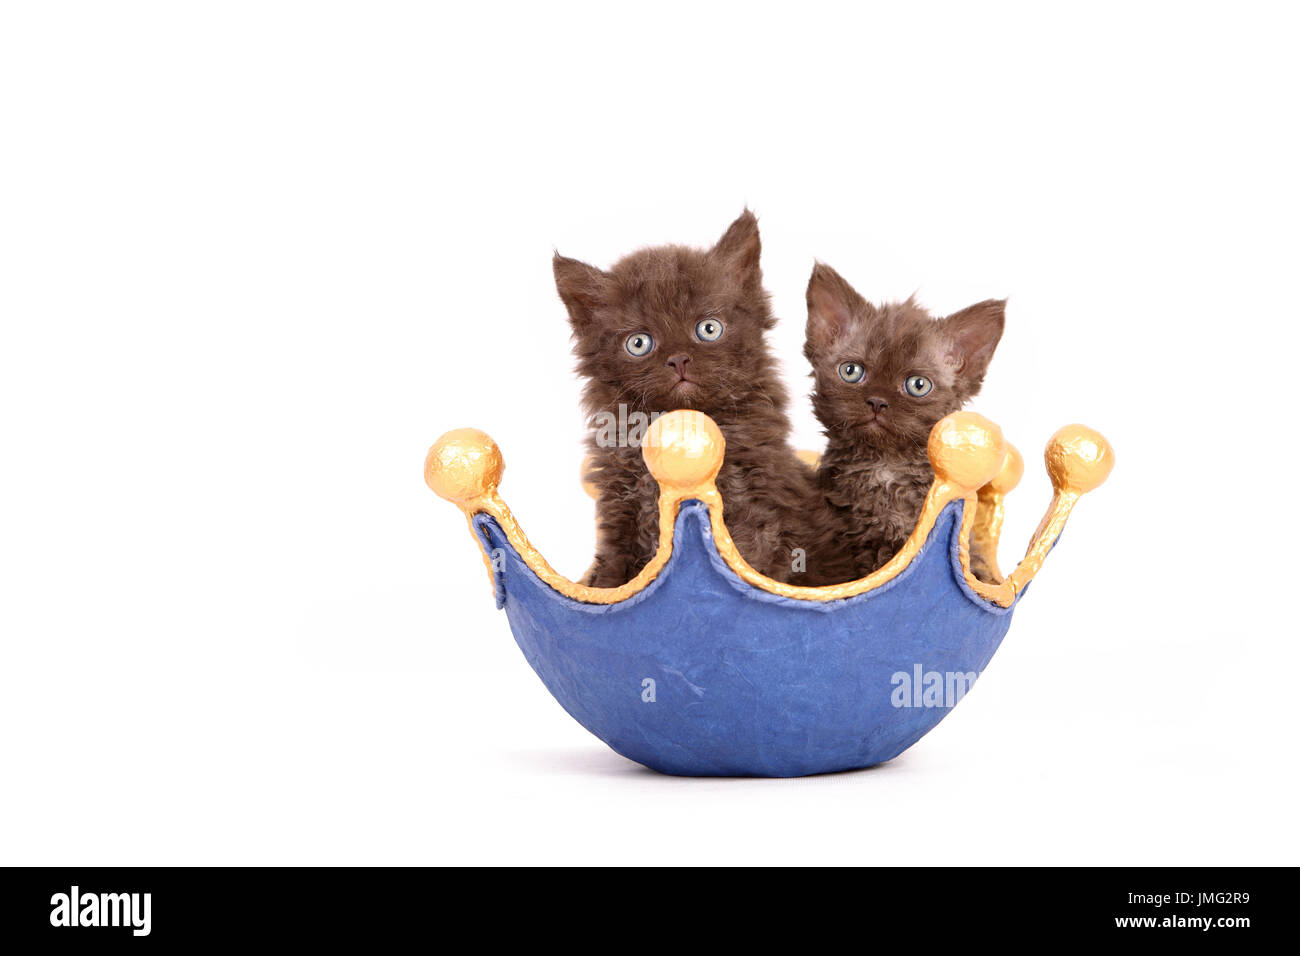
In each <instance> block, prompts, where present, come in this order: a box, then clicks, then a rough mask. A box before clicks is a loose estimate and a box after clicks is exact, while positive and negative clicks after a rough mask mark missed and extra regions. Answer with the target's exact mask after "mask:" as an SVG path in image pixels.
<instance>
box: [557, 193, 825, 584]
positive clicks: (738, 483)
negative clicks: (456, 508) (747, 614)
mask: <svg viewBox="0 0 1300 956" xmlns="http://www.w3.org/2000/svg"><path fill="white" fill-rule="evenodd" d="M759 253H760V242H759V235H758V221H757V220H756V219H755V218H754V215H753V213H751V212H750V211H749V210H745V212H744V213H743V214H742V215H741V216H740V218H738V219H737V220H736V221H735V222H734V223H732V224H731V227H730V228H729V229H728V230H727V231H726V233H725V234H724V235H723V236H722V238H721V239H720V240H719V241H718V242H717V244H716V245H715V246H714V247H713V248H711V249H708V250H698V249H691V248H687V247H684V246H676V245H669V246H658V247H654V248H649V249H643V250H641V251H639V252H634V253H632V254H631V255H629V256H626V257H625V258H623V259H621V260H620V261H618V262H617V263H615V264H614V266H613V267H612V268H611V269H609V270H608V271H605V270H601V269H597V268H595V267H594V266H590V265H587V264H586V263H584V262H580V261H578V260H576V259H569V258H566V257H564V256H561V255H560V254H559V253H556V255H555V260H554V269H555V284H556V287H557V289H558V290H559V293H560V298H561V299H562V300H563V301H564V304H565V306H566V307H567V308H568V311H569V320H570V324H571V325H572V328H573V337H574V351H575V353H576V355H577V359H578V371H579V373H580V374H581V375H582V376H583V377H584V378H585V380H586V382H585V386H584V391H583V405H584V410H585V411H586V413H587V414H588V415H590V416H592V422H593V429H592V433H591V434H590V436H589V438H588V448H589V450H590V453H591V455H592V462H591V465H590V467H589V469H588V472H587V480H589V481H591V482H592V483H594V484H595V486H596V488H597V489H598V492H599V494H598V497H597V500H596V512H597V544H596V559H595V562H594V563H593V565H592V567H591V569H590V570H589V571H588V572H587V575H586V577H585V579H584V581H585V583H588V584H592V585H595V586H596V587H613V586H616V585H619V584H622V583H624V582H625V581H628V580H630V579H631V578H633V577H635V576H636V574H637V572H638V571H640V570H641V568H642V567H644V566H645V564H646V563H647V562H648V561H649V560H650V558H651V557H652V556H653V555H654V553H655V550H656V548H657V546H658V541H659V518H658V510H657V506H656V502H657V495H658V492H657V488H656V486H655V482H654V479H653V478H652V477H651V476H650V474H649V473H648V472H647V471H646V468H645V464H644V462H643V461H642V458H641V449H640V448H639V447H637V446H638V444H639V435H637V436H632V435H629V438H631V439H634V440H630V441H628V442H624V443H623V444H622V445H618V444H615V445H614V446H613V447H611V443H610V442H608V441H605V440H602V435H601V432H600V431H598V430H597V428H596V427H595V426H596V423H597V420H598V416H601V415H602V414H603V415H607V416H618V415H619V405H620V404H622V405H624V406H626V407H625V409H624V417H626V416H630V415H633V414H634V413H641V415H644V416H649V415H651V414H653V413H656V412H658V413H662V412H667V411H671V410H673V409H677V408H693V409H698V410H700V411H703V412H705V413H706V414H708V415H709V416H710V417H712V418H713V420H714V421H715V422H717V424H718V427H719V428H721V429H722V433H723V435H724V436H725V437H726V440H727V450H726V457H725V460H724V462H723V466H722V471H721V473H720V474H719V475H718V482H717V484H718V488H719V490H720V491H721V492H722V497H723V501H724V502H725V506H726V522H727V527H728V529H729V530H730V532H731V536H732V538H733V539H734V540H735V543H736V546H737V547H738V548H739V549H740V553H741V554H742V555H743V556H744V557H745V559H746V560H747V561H748V562H749V563H750V564H752V565H753V566H754V567H755V568H757V569H758V570H759V571H761V572H762V573H764V574H766V575H768V576H770V577H773V578H776V579H777V580H779V581H789V582H794V583H799V584H821V583H828V582H829V581H831V580H835V579H836V576H837V575H838V576H840V577H842V578H846V577H848V575H849V569H848V568H847V566H845V567H841V568H833V567H827V566H823V560H824V559H825V558H826V557H827V556H826V555H819V554H818V553H817V550H816V549H813V548H811V547H809V544H808V542H809V541H811V540H821V539H823V538H824V537H825V536H826V535H827V534H828V530H827V527H826V524H825V523H826V521H827V513H826V509H825V507H824V505H823V504H822V502H821V496H820V494H819V492H818V490H817V487H816V481H815V477H814V475H813V472H812V470H811V469H809V468H808V467H807V466H805V465H804V464H803V463H802V462H800V461H799V460H798V458H796V456H795V454H794V451H793V450H792V449H791V448H790V446H789V444H788V443H787V437H788V434H789V431H790V423H789V420H788V418H787V417H786V404H787V398H786V391H785V387H784V386H783V385H782V384H781V381H780V379H779V377H778V375H777V371H776V365H775V361H774V360H773V358H772V355H771V353H770V352H769V351H768V348H767V344H766V342H765V340H764V336H765V333H766V332H767V331H768V330H769V329H771V328H772V326H773V325H774V324H775V322H776V319H775V318H774V317H773V315H772V311H771V307H770V305H769V302H768V294H767V292H765V291H764V289H763V285H762V273H761V271H760V269H759ZM706 322H707V323H711V324H708V325H702V324H703V323H706ZM606 420H608V419H606ZM605 437H608V433H605ZM795 549H804V550H806V552H807V554H806V559H805V561H806V570H797V569H798V568H800V566H801V561H800V560H799V555H798V554H797V553H796V550H795Z"/></svg>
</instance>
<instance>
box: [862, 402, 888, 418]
mask: <svg viewBox="0 0 1300 956" xmlns="http://www.w3.org/2000/svg"><path fill="white" fill-rule="evenodd" d="M867 404H868V405H870V406H871V410H872V411H873V412H875V413H876V414H877V415H879V414H880V413H881V412H883V411H884V410H885V409H886V408H888V407H889V402H887V401H885V400H884V399H883V398H869V399H867Z"/></svg>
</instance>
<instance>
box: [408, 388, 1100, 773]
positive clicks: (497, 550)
mask: <svg viewBox="0 0 1300 956" xmlns="http://www.w3.org/2000/svg"><path fill="white" fill-rule="evenodd" d="M643 453H644V455H645V459H646V463H647V466H648V467H649V469H650V471H651V472H652V474H654V476H655V478H656V480H657V481H658V482H659V486H660V546H659V551H658V553H657V554H656V556H655V558H654V560H652V561H651V562H650V564H649V565H647V567H646V568H645V569H644V570H643V571H642V572H641V573H640V574H639V575H638V576H637V577H636V578H635V579H633V580H632V581H630V582H628V583H627V584H625V585H623V586H621V587H618V588H607V589H606V588H590V587H586V586H584V585H580V584H577V583H575V582H573V581H570V580H568V579H567V578H564V577H562V576H561V575H559V574H557V573H556V572H555V571H554V570H553V569H552V568H551V567H550V565H548V564H547V563H546V561H545V559H543V558H542V556H541V555H540V553H538V552H537V550H536V549H535V548H533V546H532V545H531V544H530V543H529V542H528V539H527V538H526V537H525V536H524V534H523V532H522V530H521V529H520V528H519V525H518V523H517V522H516V521H515V519H514V517H513V515H512V514H511V513H510V510H509V508H508V507H506V505H505V502H504V501H502V500H501V498H500V496H499V494H498V492H497V487H498V484H499V482H500V477H501V473H502V470H503V467H504V466H503V463H502V460H501V456H500V452H499V451H498V450H497V447H496V445H495V443H493V442H492V440H491V439H490V438H488V437H487V436H486V435H484V434H483V433H481V432H477V431H474V430H469V429H465V430H460V431H456V432H449V433H448V434H447V435H444V436H443V437H442V438H441V439H439V441H438V442H437V443H436V444H435V445H434V446H433V448H432V449H431V450H430V452H429V456H428V458H427V460H426V466H425V476H426V480H427V481H428V483H429V485H430V487H432V488H433V490H434V491H436V492H437V493H438V494H440V495H441V496H443V497H445V498H447V499H449V500H451V501H454V502H455V503H456V504H457V505H459V506H460V507H461V509H462V510H463V511H464V513H465V514H466V516H467V517H468V518H469V522H470V526H471V529H472V531H473V533H474V535H475V537H476V538H477V540H478V542H479V544H480V546H481V548H482V551H483V555H484V558H485V561H486V563H487V565H488V570H489V573H490V574H491V576H492V582H493V588H494V591H495V594H496V599H497V604H498V606H499V607H503V608H505V610H506V615H507V617H508V618H509V621H510V626H511V629H512V631H513V632H514V636H515V640H516V642H517V643H518V644H519V647H520V649H521V650H522V651H523V652H524V656H525V657H526V658H527V660H528V663H529V664H530V665H531V666H532V668H533V670H534V671H536V672H537V674H538V676H539V677H541V679H542V682H543V683H544V684H545V685H546V687H547V689H548V690H550V692H551V693H552V694H553V695H554V696H555V698H556V700H558V701H559V702H560V704H561V705H562V706H563V707H564V709H565V710H567V711H568V712H569V714H570V715H572V716H573V717H574V719H576V720H577V721H578V722H579V723H580V724H582V725H583V726H584V727H586V728H587V729H588V730H589V731H591V732H592V733H593V734H595V735H596V736H597V737H599V738H600V739H601V740H603V741H605V743H606V744H608V745H609V746H610V747H611V748H613V749H614V750H615V751H617V752H618V753H620V754H622V755H624V756H625V757H628V758H630V759H632V760H635V761H637V762H639V763H642V764H644V765H646V766H648V767H652V768H654V769H655V770H659V771H662V772H664V773H672V774H683V775H691V776H718V775H723V776H777V777H788V776H800V775H804V774H813V773H825V772H830V771H836V770H847V769H852V768H858V767H868V766H871V765H873V764H878V763H881V762H883V761H886V760H889V759H891V758H893V757H895V756H897V755H898V754H900V753H902V752H903V751H904V750H906V749H907V748H908V747H910V746H911V745H912V744H914V743H915V742H916V741H917V740H919V739H920V738H921V737H922V736H924V735H925V734H926V733H927V732H928V731H929V730H930V729H931V728H933V727H934V726H935V725H936V724H937V723H939V721H940V720H942V719H943V718H944V717H945V716H946V715H947V713H948V711H949V710H951V709H952V707H953V706H954V705H955V704H956V703H957V701H959V700H960V699H961V697H962V696H963V695H964V694H965V693H966V691H968V690H969V689H970V686H971V685H972V684H973V683H974V681H975V679H976V678H977V677H978V675H979V673H980V672H981V671H982V670H983V669H984V667H985V666H986V665H987V664H988V662H989V659H990V658H991V657H992V656H993V653H994V652H995V651H996V650H997V648H998V645H999V643H1000V642H1001V640H1002V637H1003V636H1004V635H1005V634H1006V631H1007V628H1008V627H1009V625H1010V623H1011V614H1012V611H1013V610H1014V607H1015V603H1016V601H1017V600H1018V598H1019V595H1020V594H1021V593H1022V592H1023V590H1024V588H1025V587H1026V586H1027V584H1028V582H1029V580H1030V579H1031V578H1032V577H1033V575H1034V574H1035V573H1036V572H1037V570H1038V568H1039V567H1040V566H1041V564H1042V561H1043V559H1044V558H1045V556H1046V554H1047V552H1048V551H1049V550H1050V549H1051V547H1052V545H1053V544H1054V543H1055V541H1056V538H1057V537H1058V536H1059V534H1060V531H1061V528H1062V526H1063V525H1064V523H1065V519H1066V517H1068V515H1069V512H1070V509H1071V508H1072V507H1073V505H1074V503H1075V501H1077V499H1078V497H1079V496H1080V495H1081V494H1083V493H1084V492H1086V491H1088V490H1091V489H1092V488H1093V487H1096V485H1098V484H1100V483H1101V482H1102V481H1104V480H1105V478H1106V476H1107V475H1108V474H1109V472H1110V469H1111V467H1112V465H1113V461H1114V456H1113V453H1112V451H1111V449H1110V446H1109V444H1108V443H1107V442H1106V440H1105V439H1104V438H1102V437H1101V436H1100V435H1099V434H1097V433H1096V432H1094V431H1092V430H1091V429H1088V428H1085V427H1084V426H1067V427H1066V428H1064V429H1061V430H1060V431H1059V432H1057V434H1056V435H1055V436H1053V438H1052V440H1051V442H1049V443H1048V447H1047V455H1046V458H1047V465H1048V471H1049V473H1050V475H1051V477H1052V482H1053V486H1054V488H1055V495H1054V497H1053V500H1052V504H1051V507H1050V508H1049V509H1048V512H1047V515H1046V517H1045V518H1044V519H1043V522H1042V524H1041V525H1040V526H1039V529H1038V532H1037V533H1036V534H1035V537H1034V541H1033V542H1032V544H1031V545H1030V548H1029V551H1028V553H1027V554H1026V557H1025V559H1024V560H1023V561H1022V562H1021V563H1020V565H1018V566H1017V568H1016V569H1015V571H1013V572H1012V573H1011V574H1009V575H1007V576H1005V577H1004V576H1003V575H1002V574H1001V573H1000V571H998V569H997V562H996V549H997V539H998V533H999V531H1000V528H1001V524H1002V507H1003V505H1002V501H1003V496H1004V495H1005V494H1006V493H1007V492H1008V491H1010V490H1011V488H1012V487H1014V486H1015V484H1016V483H1017V482H1018V480H1019V478H1020V475H1021V473H1022V471H1023V464H1022V462H1021V459H1020V456H1019V455H1018V453H1016V452H1015V450H1014V449H1013V448H1011V447H1010V446H1009V445H1007V444H1006V443H1005V442H1004V441H1003V439H1002V434H1001V431H1000V430H999V429H998V428H997V426H995V425H993V424H992V423H991V422H989V421H987V420H986V419H984V418H982V417H980V416H978V415H974V414H972V413H969V412H959V413H956V414H955V415H950V416H949V417H948V418H945V419H944V420H943V421H942V422H940V423H939V424H938V425H937V426H935V429H934V431H933V432H932V434H931V437H930V443H929V453H930V460H931V464H932V466H933V468H934V471H935V482H934V485H933V486H932V488H931V490H930V493H929V496H928V497H927V499H926V503H925V507H924V509H923V511H922V515H921V517H920V519H919V520H918V522H917V527H916V530H915V531H914V532H913V534H912V536H911V538H910V539H909V540H908V542H907V544H906V545H905V546H904V547H903V549H902V550H901V551H900V552H899V554H898V555H896V556H895V558H894V559H893V560H891V561H890V562H889V564H887V565H886V566H885V567H883V568H881V569H880V570H879V571H876V572H875V573H873V574H872V575H870V576H868V577H866V578H863V579H860V580H858V581H851V582H846V583H844V584H839V585H833V586H829V587H817V588H809V587H798V586H794V585H789V584H784V583H782V582H778V581H774V580H771V579H769V578H766V577H764V576H763V575H761V574H759V573H758V572H757V571H755V570H754V569H753V568H751V567H750V566H749V565H748V564H747V563H746V562H745V561H744V558H743V557H742V556H740V554H739V553H738V552H737V550H736V548H735V545H734V544H733V543H732V541H731V538H730V535H729V534H728V533H727V530H726V526H725V524H724V522H723V520H722V511H723V509H722V500H721V497H720V496H719V494H718V492H717V489H716V487H715V486H714V483H713V480H714V478H715V476H716V475H717V471H718V468H719V467H720V466H721V462H722V456H723V454H724V442H723V439H722V435H721V433H720V432H719V430H718V428H717V426H716V425H715V424H714V423H713V422H712V421H711V420H710V419H709V418H708V417H707V416H705V415H703V414H701V413H698V412H690V411H678V412H672V413H670V414H669V415H665V416H663V417H662V418H660V419H658V421H656V422H655V424H654V425H653V426H652V427H651V429H650V431H649V432H648V433H647V435H646V438H645V441H644V443H643ZM972 549H973V550H974V552H975V553H976V554H977V555H978V557H979V559H980V566H981V575H980V577H976V576H975V575H974V574H973V573H972V571H971V554H972Z"/></svg>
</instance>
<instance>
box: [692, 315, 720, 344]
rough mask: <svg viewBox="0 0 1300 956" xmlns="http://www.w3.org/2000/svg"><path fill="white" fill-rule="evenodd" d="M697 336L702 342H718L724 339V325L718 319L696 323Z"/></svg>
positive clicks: (702, 320)
mask: <svg viewBox="0 0 1300 956" xmlns="http://www.w3.org/2000/svg"><path fill="white" fill-rule="evenodd" d="M695 334H696V335H697V336H698V337H699V339H700V341H701V342H716V341H718V339H720V338H722V323H721V322H719V321H718V320H717V319H700V321H698V322H696V323H695Z"/></svg>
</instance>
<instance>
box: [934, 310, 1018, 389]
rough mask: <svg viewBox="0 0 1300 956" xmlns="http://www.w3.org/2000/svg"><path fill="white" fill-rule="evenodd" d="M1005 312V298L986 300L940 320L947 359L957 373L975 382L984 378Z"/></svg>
mask: <svg viewBox="0 0 1300 956" xmlns="http://www.w3.org/2000/svg"><path fill="white" fill-rule="evenodd" d="M1006 313H1007V300H1006V299H986V300H985V301H983V302H977V303H976V304H975V305H972V306H967V307H966V308H964V309H962V310H961V311H960V312H954V313H953V314H952V315H950V316H948V317H947V318H946V319H944V320H943V331H944V335H945V337H946V338H947V339H948V360H949V362H951V363H952V366H953V368H955V369H956V371H957V373H958V374H959V375H960V376H962V377H963V378H966V379H972V380H974V381H975V382H980V381H982V380H983V379H984V373H985V372H987V371H988V367H989V362H990V361H992V359H993V350H994V349H996V348H997V347H998V341H999V340H1000V339H1001V338H1002V328H1003V326H1004V325H1005V324H1006Z"/></svg>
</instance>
